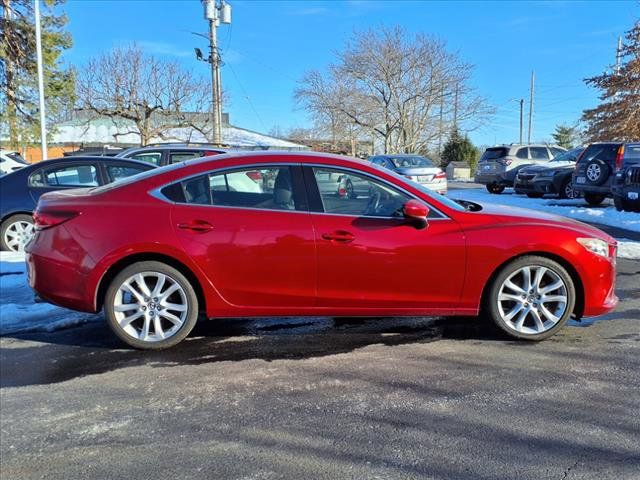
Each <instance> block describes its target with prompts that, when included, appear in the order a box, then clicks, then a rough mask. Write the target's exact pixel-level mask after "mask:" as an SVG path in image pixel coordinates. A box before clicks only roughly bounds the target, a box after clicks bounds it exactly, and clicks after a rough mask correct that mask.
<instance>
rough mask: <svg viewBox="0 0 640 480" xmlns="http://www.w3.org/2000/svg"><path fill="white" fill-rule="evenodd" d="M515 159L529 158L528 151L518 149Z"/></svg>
mask: <svg viewBox="0 0 640 480" xmlns="http://www.w3.org/2000/svg"><path fill="white" fill-rule="evenodd" d="M516 157H518V158H524V159H527V158H529V149H528V148H527V147H524V148H521V149H519V150H518V152H517V153H516Z"/></svg>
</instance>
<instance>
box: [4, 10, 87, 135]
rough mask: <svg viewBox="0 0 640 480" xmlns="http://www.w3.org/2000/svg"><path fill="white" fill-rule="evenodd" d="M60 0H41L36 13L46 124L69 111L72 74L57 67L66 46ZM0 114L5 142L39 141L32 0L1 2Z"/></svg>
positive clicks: (72, 84) (71, 93)
mask: <svg viewBox="0 0 640 480" xmlns="http://www.w3.org/2000/svg"><path fill="white" fill-rule="evenodd" d="M62 1H63V0H45V2H44V5H45V8H44V9H43V10H42V11H41V17H40V19H41V29H42V30H41V31H42V59H43V76H44V95H45V102H46V103H45V106H46V114H47V121H48V123H52V122H55V121H56V120H58V119H59V118H60V117H61V116H63V115H64V114H65V113H66V110H67V109H71V108H73V98H74V92H75V81H74V74H73V71H72V70H71V69H67V68H65V67H64V66H63V65H62V62H61V55H62V53H63V52H64V51H65V50H66V49H68V48H70V47H71V36H70V35H69V33H67V32H66V31H65V30H64V28H65V26H66V24H67V17H66V16H65V15H64V14H61V13H59V12H58V11H57V10H58V7H59V5H60V4H61V3H62ZM0 2H1V4H2V18H1V19H0V26H1V27H2V28H1V31H2V32H1V33H0V36H1V37H2V42H1V43H0V59H1V61H0V95H1V98H0V103H1V106H0V109H1V111H0V113H1V114H2V118H3V119H6V122H4V121H3V123H5V125H7V127H8V132H6V133H8V137H9V143H10V145H11V146H12V147H14V148H18V147H21V146H24V145H27V144H30V143H35V142H36V141H37V139H38V138H39V131H40V118H39V104H38V75H37V62H36V36H35V23H34V11H33V1H32V0H0Z"/></svg>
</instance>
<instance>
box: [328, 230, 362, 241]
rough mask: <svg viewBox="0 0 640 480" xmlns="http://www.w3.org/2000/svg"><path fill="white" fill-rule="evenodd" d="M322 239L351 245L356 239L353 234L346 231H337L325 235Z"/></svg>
mask: <svg viewBox="0 0 640 480" xmlns="http://www.w3.org/2000/svg"><path fill="white" fill-rule="evenodd" d="M322 238H323V239H325V240H329V241H332V242H340V243H350V242H353V240H354V239H355V238H356V237H355V235H354V234H353V233H351V232H347V231H345V230H336V231H335V232H331V233H323V234H322Z"/></svg>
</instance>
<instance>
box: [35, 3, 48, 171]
mask: <svg viewBox="0 0 640 480" xmlns="http://www.w3.org/2000/svg"><path fill="white" fill-rule="evenodd" d="M34 7H35V8H34V13H35V23H36V61H37V63H38V93H39V95H38V96H39V97H40V144H41V146H42V160H46V159H47V157H48V155H47V154H48V152H47V124H46V119H45V110H44V73H43V68H42V32H41V31H40V0H35V1H34Z"/></svg>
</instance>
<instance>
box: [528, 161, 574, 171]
mask: <svg viewBox="0 0 640 480" xmlns="http://www.w3.org/2000/svg"><path fill="white" fill-rule="evenodd" d="M549 163H551V162H549ZM575 165H576V164H575V163H573V162H555V163H554V164H553V165H549V164H543V165H532V166H530V167H524V168H522V169H521V170H520V172H522V173H540V172H543V171H544V172H546V171H549V170H573V169H574V167H575Z"/></svg>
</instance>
